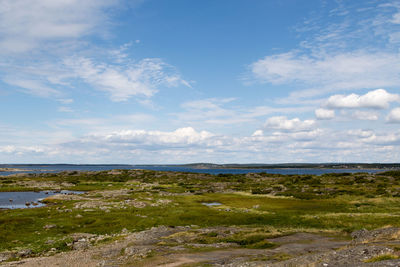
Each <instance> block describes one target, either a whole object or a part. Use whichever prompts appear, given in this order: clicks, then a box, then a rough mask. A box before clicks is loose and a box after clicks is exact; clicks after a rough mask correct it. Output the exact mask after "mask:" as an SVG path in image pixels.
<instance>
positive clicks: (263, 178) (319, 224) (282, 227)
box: [0, 170, 400, 254]
mask: <svg viewBox="0 0 400 267" xmlns="http://www.w3.org/2000/svg"><path fill="white" fill-rule="evenodd" d="M48 189H69V190H82V191H86V193H85V194H84V195H82V196H79V197H68V196H67V197H64V198H50V199H49V200H47V204H48V205H47V206H45V207H41V208H31V209H15V210H1V211H0V251H6V250H20V249H25V248H29V249H31V250H32V251H33V253H34V254H40V253H42V252H45V251H48V250H50V249H51V248H56V249H57V251H64V250H69V249H71V248H70V246H68V243H69V242H70V234H73V233H92V234H96V235H106V236H108V238H106V239H105V240H112V239H113V238H116V236H113V234H117V233H120V232H121V231H122V230H123V229H126V230H128V231H131V232H134V231H141V230H144V229H148V228H150V227H153V226H159V225H165V226H186V225H189V226H192V227H200V228H201V227H210V226H222V227H229V226H238V227H243V229H245V230H246V231H247V232H246V231H245V232H246V233H248V234H246V235H243V234H241V235H234V236H231V237H229V238H230V239H229V238H228V239H227V238H225V239H224V240H222V241H224V242H234V243H237V244H239V245H240V246H243V247H249V248H251V247H254V248H260V247H261V248H262V247H264V246H265V247H268V246H273V244H269V243H263V242H262V240H263V239H264V238H265V236H269V237H271V236H278V235H283V234H288V233H294V232H300V231H302V232H323V233H326V234H332V235H339V236H342V237H343V236H348V234H349V233H350V232H352V231H353V230H357V229H361V228H367V229H375V228H380V227H384V226H389V225H390V226H397V227H399V226H400V171H391V172H386V173H379V174H366V173H358V174H326V175H322V176H312V175H286V176H285V175H272V174H267V173H259V174H243V175H208V174H193V173H173V172H156V171H147V170H146V171H143V170H119V171H112V172H108V171H104V172H88V173H80V172H68V173H67V172H64V173H59V174H41V175H26V176H13V177H12V176H9V177H0V191H3V192H4V191H31V190H32V191H33V190H36V191H37V190H48ZM210 202H218V203H221V205H217V206H206V205H204V203H210ZM257 235H258V236H260V235H261V237H257ZM202 238H203V239H202V240H200V241H201V242H203V243H209V242H219V241H221V240H220V239H218V238H219V237H216V236H213V234H209V235H208V236H203V237H202ZM200 241H199V242H200ZM260 242H261V243H260Z"/></svg>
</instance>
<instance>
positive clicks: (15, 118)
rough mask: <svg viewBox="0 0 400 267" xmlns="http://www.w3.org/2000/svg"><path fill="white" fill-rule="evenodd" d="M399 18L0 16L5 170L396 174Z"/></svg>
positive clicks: (39, 5) (133, 12) (138, 0)
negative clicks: (202, 166) (111, 167)
mask: <svg viewBox="0 0 400 267" xmlns="http://www.w3.org/2000/svg"><path fill="white" fill-rule="evenodd" d="M399 48H400V2H399V1H392V0H377V1H375V0H351V1H350V0H347V1H345V0H307V1H301V0H269V1H265V0H251V1H249V0H218V1H215V0H202V1H195V0H79V1H78V0H57V1H54V0H1V1H0V163H3V164H6V163H77V164H85V163H87V164H89V163H90V164H96V163H97V164H106V163H107V164H117V163H121V164H122V163H124V164H178V163H194V162H210V163H287V162H296V163H301V162H310V163H316V162H365V163H369V162H382V163H384V162H391V163H393V162H399V161H400V50H399Z"/></svg>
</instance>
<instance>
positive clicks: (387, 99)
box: [326, 89, 400, 109]
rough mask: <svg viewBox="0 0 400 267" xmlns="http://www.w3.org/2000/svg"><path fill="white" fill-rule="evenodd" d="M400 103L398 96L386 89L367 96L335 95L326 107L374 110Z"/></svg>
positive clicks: (372, 92)
mask: <svg viewBox="0 0 400 267" xmlns="http://www.w3.org/2000/svg"><path fill="white" fill-rule="evenodd" d="M398 101H400V96H399V95H398V94H390V93H388V92H387V91H386V90H384V89H377V90H374V91H370V92H368V93H366V94H365V95H357V94H350V95H333V96H331V97H329V99H328V101H327V103H326V106H327V107H329V108H374V109H385V108H388V107H389V106H390V103H391V102H398Z"/></svg>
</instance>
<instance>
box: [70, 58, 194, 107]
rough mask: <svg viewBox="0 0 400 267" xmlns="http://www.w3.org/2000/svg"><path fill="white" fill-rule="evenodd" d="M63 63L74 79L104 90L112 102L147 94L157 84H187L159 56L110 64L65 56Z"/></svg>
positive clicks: (150, 92)
mask: <svg viewBox="0 0 400 267" xmlns="http://www.w3.org/2000/svg"><path fill="white" fill-rule="evenodd" d="M64 64H65V66H66V67H67V68H69V69H70V70H71V71H72V72H73V75H75V77H76V78H80V79H83V80H84V81H85V82H86V83H88V84H90V85H91V86H92V87H94V88H95V89H98V90H102V91H105V92H108V93H109V94H110V97H111V100H112V101H126V100H128V99H129V98H130V97H132V96H144V97H151V96H152V95H154V94H155V93H156V92H157V88H158V87H159V86H168V87H171V86H178V85H180V84H183V85H186V86H189V85H188V83H187V82H186V81H184V80H183V79H181V78H180V76H179V74H177V73H176V71H174V70H173V68H172V67H171V66H169V65H168V64H166V63H164V62H163V61H162V60H160V59H156V58H147V59H143V60H141V61H140V62H138V63H136V64H127V65H125V64H124V65H110V64H105V63H95V62H93V60H91V59H88V58H68V59H66V60H64Z"/></svg>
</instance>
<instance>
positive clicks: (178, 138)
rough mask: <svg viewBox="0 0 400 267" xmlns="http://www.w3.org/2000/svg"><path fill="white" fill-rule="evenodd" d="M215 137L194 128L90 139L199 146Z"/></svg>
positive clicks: (129, 131) (134, 132)
mask: <svg viewBox="0 0 400 267" xmlns="http://www.w3.org/2000/svg"><path fill="white" fill-rule="evenodd" d="M213 136H214V135H213V134H212V133H210V132H207V131H201V132H197V131H196V130H194V129H193V128H192V127H185V128H179V129H177V130H175V131H173V132H162V131H145V130H134V131H132V130H125V131H119V132H113V133H111V134H108V135H100V136H99V135H93V136H89V139H90V138H94V139H99V137H100V139H101V140H104V141H105V142H113V143H119V142H126V143H130V144H135V145H138V146H141V145H152V146H159V145H162V146H171V147H173V146H175V145H196V144H197V145H199V144H205V145H207V142H208V141H210V139H211V138H212V137H213Z"/></svg>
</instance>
